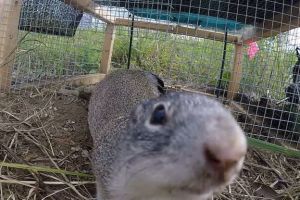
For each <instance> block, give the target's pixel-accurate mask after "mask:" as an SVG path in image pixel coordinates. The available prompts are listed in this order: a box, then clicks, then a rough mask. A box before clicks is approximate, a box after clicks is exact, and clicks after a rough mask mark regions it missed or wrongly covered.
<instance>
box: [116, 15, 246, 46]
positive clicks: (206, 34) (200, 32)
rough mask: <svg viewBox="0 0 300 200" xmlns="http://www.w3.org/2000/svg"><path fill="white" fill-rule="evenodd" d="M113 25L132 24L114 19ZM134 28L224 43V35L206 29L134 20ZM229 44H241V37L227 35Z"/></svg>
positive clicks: (126, 20) (125, 20)
mask: <svg viewBox="0 0 300 200" xmlns="http://www.w3.org/2000/svg"><path fill="white" fill-rule="evenodd" d="M115 25H119V26H127V27H131V25H132V22H131V20H129V19H121V18H117V19H115ZM133 26H134V27H135V28H141V29H148V30H155V31H161V32H167V33H173V34H178V35H187V36H192V37H198V38H205V39H211V40H217V41H222V42H223V41H224V33H223V32H216V31H212V30H206V29H199V28H197V29H196V28H189V27H184V26H180V25H176V24H174V25H171V24H159V23H155V22H149V21H138V20H136V21H135V22H134V25H133ZM227 41H228V42H229V43H234V44H235V43H241V42H242V41H241V36H237V35H228V40H227Z"/></svg>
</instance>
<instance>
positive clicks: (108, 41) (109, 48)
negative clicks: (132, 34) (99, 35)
mask: <svg viewBox="0 0 300 200" xmlns="http://www.w3.org/2000/svg"><path fill="white" fill-rule="evenodd" d="M115 32H116V27H115V25H113V24H107V25H106V30H105V36H104V44H103V49H102V55H101V64H100V73H103V74H107V73H109V71H110V65H111V56H112V52H113V47H114V40H115Z"/></svg>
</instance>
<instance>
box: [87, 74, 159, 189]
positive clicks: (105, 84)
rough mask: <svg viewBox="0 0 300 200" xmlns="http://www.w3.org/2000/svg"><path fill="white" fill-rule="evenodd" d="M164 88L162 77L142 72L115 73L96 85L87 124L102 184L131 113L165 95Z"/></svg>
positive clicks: (95, 168)
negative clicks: (142, 103)
mask: <svg viewBox="0 0 300 200" xmlns="http://www.w3.org/2000/svg"><path fill="white" fill-rule="evenodd" d="M163 87H164V84H163V81H162V80H161V79H160V78H159V77H157V76H156V75H154V74H152V73H150V72H145V71H140V70H117V71H114V72H112V73H111V74H109V75H107V76H106V78H105V79H104V80H102V81H101V82H100V83H98V84H97V85H96V87H95V89H94V91H93V93H92V96H91V99H90V104H89V116H88V121H89V127H90V131H91V135H92V137H93V141H94V149H95V150H94V152H93V156H92V157H93V165H94V171H95V173H96V175H97V176H100V177H102V180H101V182H103V181H104V180H105V179H106V178H107V176H109V174H110V170H111V164H112V162H113V160H114V158H115V151H116V148H115V145H116V143H117V142H118V139H119V136H120V134H121V131H122V129H124V128H125V127H126V123H127V121H128V118H129V114H130V112H131V111H132V109H133V108H134V107H135V106H137V105H138V104H139V103H140V102H141V101H143V100H146V99H151V98H155V97H158V96H160V94H162V93H164V90H163ZM98 182H100V180H99V181H98ZM103 184H104V183H103ZM103 193H104V192H103Z"/></svg>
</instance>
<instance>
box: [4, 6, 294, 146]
mask: <svg viewBox="0 0 300 200" xmlns="http://www.w3.org/2000/svg"><path fill="white" fill-rule="evenodd" d="M0 2H1V3H2V6H0V13H3V14H2V15H1V16H2V19H0V40H1V41H4V40H5V39H7V38H8V37H9V35H5V34H1V32H5V29H1V27H5V25H7V24H5V20H4V19H5V18H6V17H8V16H10V15H11V13H15V12H16V10H15V8H14V7H13V6H12V1H10V0H2V1H0ZM13 2H18V1H13ZM67 2H68V3H70V2H71V4H72V6H71V5H69V4H68V3H67ZM67 2H64V1H63V0H23V1H21V10H20V20H19V23H18V43H17V45H18V46H17V48H16V49H15V56H14V63H13V67H12V73H11V87H10V88H11V90H18V89H19V88H20V87H24V86H27V85H32V84H34V85H35V86H36V87H39V86H41V85H42V83H45V82H48V83H49V82H50V83H55V82H57V81H58V80H62V79H65V78H68V77H75V76H78V75H88V74H95V73H98V72H99V69H101V68H102V67H103V66H101V64H100V63H101V59H102V57H101V55H102V53H103V51H104V50H103V47H104V43H105V39H104V38H105V31H106V27H107V24H106V23H105V20H103V18H107V19H112V20H113V21H114V22H115V25H114V26H115V30H116V32H115V39H114V43H113V51H112V58H111V68H112V69H116V68H127V67H128V66H129V67H130V68H140V69H144V70H149V71H152V72H154V73H156V74H158V75H160V76H161V77H162V78H163V79H164V81H165V84H166V85H167V86H170V88H173V89H174V88H175V89H176V88H177V89H183V90H189V91H190V90H192V91H197V92H201V93H205V94H207V95H209V96H212V97H216V98H218V99H219V100H220V101H222V102H224V103H225V104H226V105H227V107H228V108H229V109H231V110H232V111H233V113H234V114H235V117H236V119H237V120H238V121H239V123H240V124H241V126H242V128H243V129H244V130H245V132H246V133H247V134H248V136H251V137H255V138H259V139H262V140H266V141H269V142H272V143H277V144H278V143H279V144H284V145H285V144H288V145H290V146H292V147H294V148H299V147H300V139H299V138H300V116H299V98H300V72H299V69H300V66H299V65H298V64H299V63H300V55H299V53H300V50H299V49H297V47H298V46H299V47H300V29H298V28H297V27H299V26H298V25H299V5H300V1H296V0H294V1H288V0H276V1H258V0H256V1H244V0H236V1H233V0H230V1H229V0H224V1H222V0H210V1H209V0H199V1H191V0H189V1H188V0H151V1H150V0H147V1H141V0H131V1H129V0H126V1H125V0H120V1H116V0H114V1H109V0H96V1H93V2H90V1H81V3H78V7H76V2H80V1H74V0H73V1H67ZM83 2H90V3H89V4H85V5H88V6H87V8H88V9H87V10H88V11H89V12H88V11H87V12H83V11H81V9H79V8H80V7H82V5H83V4H84V3H83ZM82 3H83V4H82ZM91 5H92V6H91ZM91 9H92V10H93V11H92V12H90V11H91ZM0 44H1V43H0ZM0 46H1V45H0ZM0 48H1V47H0ZM0 50H1V51H0V52H2V53H1V55H4V53H3V52H5V51H6V49H3V48H2V49H0ZM237 52H239V53H242V55H241V56H239V54H238V53H237ZM9 55H10V54H9ZM237 58H240V60H238V59H237ZM237 60H238V61H237ZM238 62H240V64H237V63H238ZM3 66H4V64H2V66H1V67H2V68H4V67H3ZM235 67H237V68H236V69H238V71H235V70H236V69H235ZM8 74H9V73H8ZM236 76H237V77H240V79H241V80H239V78H237V79H236V78H235V77H236ZM0 79H8V78H7V77H3V76H1V77H0ZM232 81H236V82H238V84H236V83H235V86H234V88H236V87H237V86H236V85H238V90H237V91H236V93H235V94H234V96H233V101H229V98H228V94H229V92H228V91H229V87H231V86H230V85H231V84H232ZM44 87H46V86H44ZM121 87H126V86H121ZM228 102H230V103H228Z"/></svg>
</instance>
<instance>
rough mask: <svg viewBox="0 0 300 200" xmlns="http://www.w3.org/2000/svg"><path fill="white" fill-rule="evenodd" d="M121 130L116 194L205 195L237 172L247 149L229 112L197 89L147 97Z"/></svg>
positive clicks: (143, 196) (155, 196)
mask: <svg viewBox="0 0 300 200" xmlns="http://www.w3.org/2000/svg"><path fill="white" fill-rule="evenodd" d="M125 131H126V134H124V138H122V139H121V140H120V141H121V142H120V144H119V147H120V152H119V154H118V157H117V159H116V160H115V163H114V166H115V167H114V169H115V170H116V171H114V173H113V174H114V176H115V178H114V180H113V184H112V188H111V189H112V190H114V191H118V192H116V193H117V194H116V198H115V199H118V196H120V197H122V196H123V199H157V200H159V199H168V198H170V199H188V200H189V199H194V198H195V199H201V197H202V199H206V198H207V197H208V196H209V195H211V194H212V193H213V192H215V191H218V190H220V189H222V188H223V187H224V186H226V185H228V184H229V183H231V182H232V181H233V179H234V178H235V177H236V176H237V175H238V174H239V172H240V170H241V168H242V165H243V161H244V157H245V154H246V151H247V142H246V137H245V135H244V133H243V131H242V129H241V128H240V126H239V125H238V123H237V122H236V120H235V119H234V118H233V116H232V115H231V113H230V112H229V111H227V110H226V109H225V108H224V107H223V106H222V105H221V104H220V103H218V102H217V101H215V100H212V99H210V98H208V97H205V96H202V95H199V94H189V93H170V94H167V95H164V96H162V97H159V98H156V99H151V100H148V101H146V102H144V103H142V104H140V105H139V106H137V107H136V108H135V110H134V111H133V112H132V114H131V117H130V119H129V122H128V128H127V129H126V130H125ZM167 197H168V198H167Z"/></svg>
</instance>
